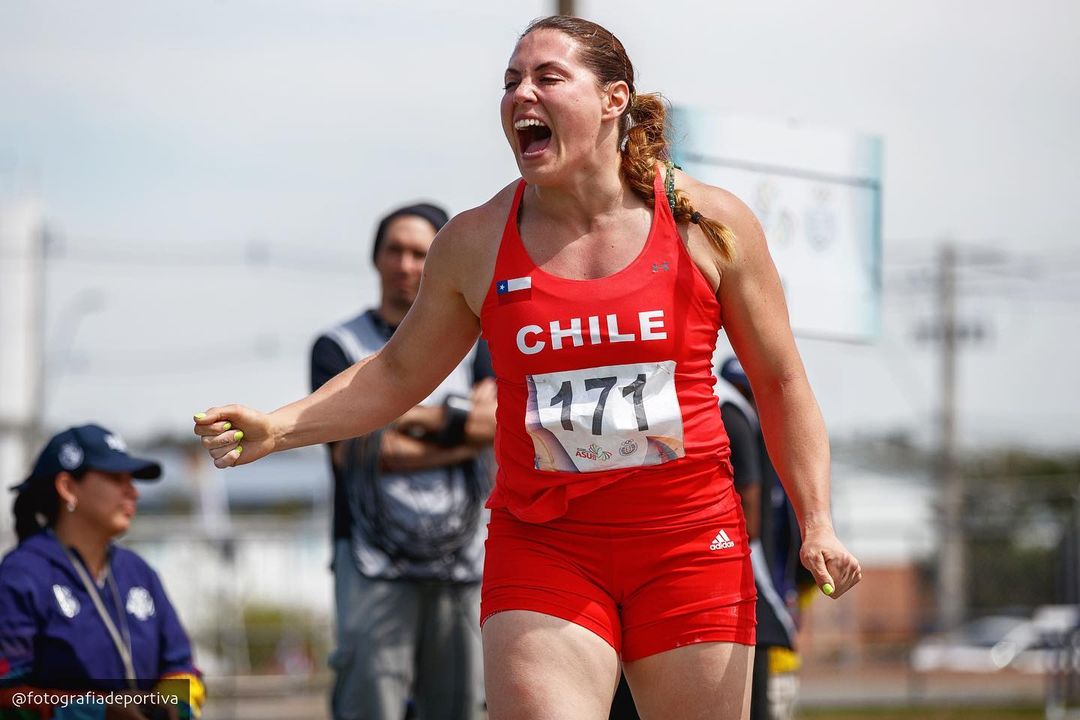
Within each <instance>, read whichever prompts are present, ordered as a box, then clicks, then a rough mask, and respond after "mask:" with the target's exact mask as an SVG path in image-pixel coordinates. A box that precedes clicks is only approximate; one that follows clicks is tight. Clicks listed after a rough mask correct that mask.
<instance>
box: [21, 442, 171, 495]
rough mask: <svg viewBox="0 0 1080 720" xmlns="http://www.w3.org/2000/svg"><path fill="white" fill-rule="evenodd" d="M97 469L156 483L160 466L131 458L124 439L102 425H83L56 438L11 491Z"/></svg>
mask: <svg viewBox="0 0 1080 720" xmlns="http://www.w3.org/2000/svg"><path fill="white" fill-rule="evenodd" d="M84 470H97V471H99V472H107V473H131V475H132V477H134V478H137V479H139V480H157V479H158V478H160V477H161V465H159V464H158V463H156V462H154V461H153V460H143V459H141V458H136V457H132V456H131V455H128V452H127V444H126V443H125V442H124V440H123V438H121V437H120V436H119V435H117V434H116V433H114V432H110V431H108V430H106V429H105V428H103V427H101V426H100V425H81V426H79V427H72V428H68V429H67V430H64V431H63V432H59V433H57V434H56V435H53V437H52V439H51V440H49V442H48V443H47V444H46V445H45V449H44V450H42V451H41V454H40V455H38V459H37V462H35V463H34V469H33V471H31V473H30V477H28V478H26V480H24V481H22V482H21V483H19V484H18V485H15V486H14V487H12V488H11V489H12V490H14V491H16V492H18V491H21V490H24V489H26V488H27V487H29V486H30V485H31V484H33V483H36V482H41V481H46V482H48V481H52V480H53V479H55V478H56V476H57V475H59V474H60V473H61V472H64V471H67V472H69V473H77V472H80V471H84Z"/></svg>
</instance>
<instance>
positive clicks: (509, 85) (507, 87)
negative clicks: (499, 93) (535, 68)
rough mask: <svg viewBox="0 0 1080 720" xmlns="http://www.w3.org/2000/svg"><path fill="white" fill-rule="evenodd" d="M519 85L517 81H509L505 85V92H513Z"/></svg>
mask: <svg viewBox="0 0 1080 720" xmlns="http://www.w3.org/2000/svg"><path fill="white" fill-rule="evenodd" d="M517 84H518V83H517V80H507V81H506V84H505V85H503V90H504V91H506V90H513V89H514V88H515V87H517Z"/></svg>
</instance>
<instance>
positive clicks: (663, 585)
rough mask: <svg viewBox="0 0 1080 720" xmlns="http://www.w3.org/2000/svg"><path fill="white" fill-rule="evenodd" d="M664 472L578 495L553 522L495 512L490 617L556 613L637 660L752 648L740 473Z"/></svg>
mask: <svg viewBox="0 0 1080 720" xmlns="http://www.w3.org/2000/svg"><path fill="white" fill-rule="evenodd" d="M663 475H668V473H663V474H662V475H661V474H652V473H648V472H643V473H640V474H639V475H636V476H635V477H633V478H631V479H627V480H625V481H620V482H618V483H615V484H614V485H611V486H608V487H604V488H601V489H599V490H597V491H595V492H592V493H590V494H588V495H586V496H584V497H580V498H576V499H574V500H573V501H572V502H571V504H570V508H569V510H568V511H567V514H566V515H565V516H563V517H561V518H558V519H556V520H552V521H550V522H546V523H541V524H533V523H527V522H523V521H521V520H518V519H517V518H515V517H514V516H513V515H511V514H510V513H509V512H508V511H507V510H504V509H499V510H494V511H493V512H492V513H491V523H490V525H489V526H488V539H487V556H486V559H485V564H484V583H483V590H482V595H481V608H480V622H481V624H482V623H483V622H485V621H486V620H487V619H488V618H489V617H491V616H492V615H494V614H495V613H498V612H502V611H504V610H531V611H534V612H540V613H544V614H546V615H552V616H554V617H558V618H562V619H564V620H568V621H570V622H572V623H574V624H576V625H580V626H581V627H584V628H586V629H588V630H591V631H592V632H594V633H596V634H597V635H599V636H600V637H601V638H603V639H604V640H605V641H607V642H608V644H610V645H611V646H612V647H613V648H614V649H615V651H616V652H617V653H619V654H620V655H621V657H622V659H623V660H624V661H627V662H629V661H632V660H637V659H639V658H643V657H647V656H649V655H654V654H656V653H660V652H664V651H665V650H671V649H673V648H677V647H681V646H683V645H690V644H693V643H699V642H734V643H739V644H743V645H753V644H754V629H755V624H756V615H755V599H756V593H755V590H754V573H753V570H752V568H751V566H750V548H749V543H748V541H747V536H746V526H745V523H744V521H743V514H742V508H741V506H740V503H739V496H738V494H737V493H736V492H735V490H734V488H733V487H732V484H731V479H730V473H728V472H727V468H726V466H720V467H719V468H718V467H717V466H715V465H711V466H710V467H708V468H707V469H706V470H705V471H704V472H701V471H697V472H694V473H692V474H690V475H685V474H683V475H681V476H679V477H670V478H663ZM703 488H704V489H705V490H706V491H705V492H702V489H703ZM687 490H690V492H689V493H688V492H687ZM687 497H693V498H694V500H693V502H692V503H686V502H684V501H685V499H686V498H687Z"/></svg>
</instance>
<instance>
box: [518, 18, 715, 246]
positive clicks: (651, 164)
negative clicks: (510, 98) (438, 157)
mask: <svg viewBox="0 0 1080 720" xmlns="http://www.w3.org/2000/svg"><path fill="white" fill-rule="evenodd" d="M537 30H557V31H559V32H561V33H563V34H564V35H567V36H568V37H570V38H572V39H573V40H574V41H575V42H576V43H577V46H578V58H579V59H580V60H581V63H582V64H583V65H585V67H587V68H589V70H590V71H591V72H592V74H593V75H595V76H596V80H597V82H598V83H599V84H600V85H601V87H603V86H606V85H610V84H611V83H613V82H619V81H622V82H625V83H626V84H627V85H628V86H629V88H630V104H629V105H628V106H627V109H626V112H625V113H623V117H622V122H621V123H620V126H619V140H618V143H619V148H620V151H621V155H622V164H621V166H620V170H621V171H622V174H623V177H625V178H626V181H627V182H628V183H629V184H630V187H631V188H632V189H633V191H634V194H635V195H637V196H638V197H640V198H641V199H642V200H644V201H645V202H647V203H652V201H653V178H655V177H656V163H657V161H665V162H666V161H667V160H668V159H669V157H670V153H669V151H668V141H667V137H666V136H665V131H666V129H667V106H666V105H665V103H664V99H663V98H662V97H661V96H660V95H658V94H653V93H648V94H645V95H639V94H638V93H637V90H636V89H635V87H634V65H633V63H631V62H630V57H629V56H628V55H627V54H626V49H625V48H624V47H623V44H622V43H621V42H619V38H617V37H615V36H614V35H613V34H612V33H611V32H610V31H608V30H607V29H606V28H604V27H601V26H600V25H597V24H596V23H594V22H589V21H588V20H584V19H582V18H579V17H573V16H571V15H552V16H550V17H544V18H540V19H538V20H534V21H533V22H532V23H531V24H530V25H529V27H527V28H525V32H523V33H521V37H525V36H526V35H528V34H529V33H532V32H535V31H537ZM624 141H625V142H624ZM672 212H673V214H674V215H675V221H676V222H690V220H691V218H692V217H694V215H695V213H696V211H695V210H694V207H693V205H691V204H690V198H688V197H687V196H686V193H684V192H683V191H681V190H676V191H675V207H674V208H672ZM697 218H698V220H697V223H698V225H700V226H701V229H702V231H704V233H705V237H707V238H709V241H710V242H712V244H713V245H714V246H716V249H717V250H719V252H720V254H721V255H722V256H723V257H724V258H726V259H728V260H730V259H732V258H733V257H734V254H735V234H734V233H733V232H732V231H731V229H730V228H728V227H727V226H726V225H724V224H723V223H721V222H717V221H716V220H712V219H710V218H707V217H705V216H703V215H701V214H700V213H697Z"/></svg>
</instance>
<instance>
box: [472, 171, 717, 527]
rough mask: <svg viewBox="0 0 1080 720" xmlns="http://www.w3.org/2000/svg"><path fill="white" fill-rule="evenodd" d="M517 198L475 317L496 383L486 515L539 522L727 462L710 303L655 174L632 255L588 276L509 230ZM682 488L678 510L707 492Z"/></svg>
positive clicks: (714, 306) (708, 290) (704, 487)
mask: <svg viewBox="0 0 1080 720" xmlns="http://www.w3.org/2000/svg"><path fill="white" fill-rule="evenodd" d="M524 190H525V181H524V180H522V181H521V183H520V184H519V185H518V188H517V192H516V194H515V196H514V203H513V206H512V207H511V209H510V215H509V217H508V219H507V222H506V229H505V230H504V232H503V237H502V243H501V246H500V248H499V254H498V259H497V261H496V263H495V273H494V277H493V278H492V283H491V288H490V289H489V290H488V294H487V297H486V298H485V299H484V305H483V308H482V309H481V313H480V318H481V325H482V327H483V334H484V338H485V339H486V340H487V342H488V345H489V347H490V348H491V357H492V362H493V365H494V369H495V374H496V377H497V379H498V412H497V416H496V419H497V431H496V436H495V453H496V457H497V459H498V463H499V473H498V478H497V481H496V484H495V490H494V493H493V494H492V496H491V499H490V500H489V502H488V506H489V507H491V508H492V509H498V508H506V509H507V510H509V511H510V512H511V513H512V514H513V515H514V516H515V517H517V518H519V519H521V520H525V521H527V522H546V521H549V520H552V519H554V518H557V517H560V516H562V515H564V514H565V513H566V511H567V507H568V503H569V501H571V500H572V499H574V498H576V497H580V496H582V495H585V494H587V493H590V492H593V491H595V490H597V489H599V488H602V487H604V486H606V485H610V484H612V483H617V482H619V481H621V480H625V479H626V478H628V477H630V476H632V475H634V474H635V473H646V474H648V475H649V477H651V478H655V480H656V482H657V483H663V482H665V481H670V480H672V479H675V478H677V477H681V476H697V475H700V473H701V470H702V468H703V466H709V467H713V468H715V467H716V466H717V465H718V464H719V465H721V466H726V465H727V457H728V454H729V453H728V442H727V435H726V433H725V432H724V426H723V423H722V421H721V419H720V411H719V409H718V406H717V400H716V396H715V395H714V394H713V384H714V383H715V378H714V376H713V373H712V353H713V349H714V347H715V345H716V336H717V332H718V331H719V329H720V304H719V302H718V301H717V299H716V296H715V294H714V293H713V290H712V288H711V287H710V286H709V283H708V282H707V281H706V280H705V277H704V276H703V275H702V273H701V271H700V270H699V269H698V268H697V267H696V266H695V265H694V261H693V259H692V258H691V257H690V254H689V252H688V251H687V250H686V247H685V246H684V244H683V242H682V239H681V238H680V237H679V233H678V231H677V229H676V226H675V220H674V218H673V217H672V215H671V210H670V208H669V207H668V204H667V202H666V195H665V192H664V187H663V182H662V179H661V177H660V175H659V174H657V177H656V180H655V183H654V194H655V201H654V206H655V207H654V210H653V221H652V228H651V229H650V231H649V236H648V239H647V240H646V242H645V245H644V247H643V248H642V250H641V252H640V254H639V255H638V256H637V257H636V258H635V259H634V260H633V261H632V262H631V263H630V264H629V265H628V266H627V267H625V268H623V269H622V270H620V271H618V272H616V273H615V274H613V275H609V276H608V277H604V278H599V279H596V280H571V279H567V278H562V277H557V276H555V275H551V274H549V273H547V272H545V271H544V270H542V269H541V268H539V267H537V266H536V264H535V263H534V262H533V261H532V259H531V258H530V257H529V256H528V253H527V252H526V251H525V247H524V245H523V244H522V241H521V236H520V235H519V233H518V227H517V217H518V208H519V206H520V203H521V198H522V194H523V193H524ZM684 491H685V495H684V500H685V501H686V503H687V505H688V506H692V505H695V504H698V503H697V500H703V499H704V497H705V495H708V496H709V498H710V499H711V498H715V495H716V489H715V487H712V488H710V487H709V485H708V484H707V483H706V484H700V485H697V486H693V485H691V486H688V487H685V488H684ZM702 493H703V494H704V495H701V494H702ZM698 495H700V497H696V496H698Z"/></svg>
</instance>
